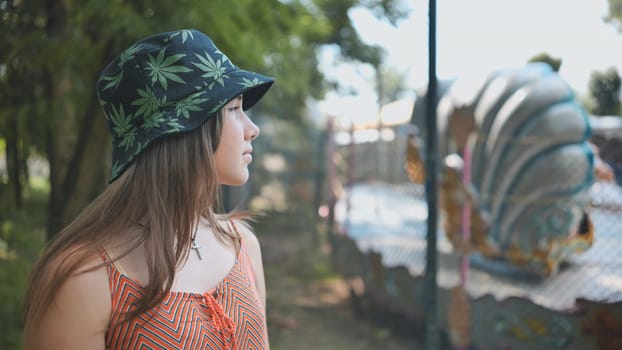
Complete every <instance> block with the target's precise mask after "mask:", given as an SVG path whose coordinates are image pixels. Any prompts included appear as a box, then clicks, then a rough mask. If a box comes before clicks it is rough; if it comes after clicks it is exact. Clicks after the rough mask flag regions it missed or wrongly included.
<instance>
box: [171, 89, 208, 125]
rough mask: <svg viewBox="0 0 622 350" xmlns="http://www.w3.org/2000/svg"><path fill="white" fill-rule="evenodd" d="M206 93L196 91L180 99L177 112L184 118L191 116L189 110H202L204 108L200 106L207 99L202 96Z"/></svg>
mask: <svg viewBox="0 0 622 350" xmlns="http://www.w3.org/2000/svg"><path fill="white" fill-rule="evenodd" d="M203 95H205V93H204V92H202V91H201V92H198V93H194V94H192V95H190V96H188V97H186V98H184V99H182V100H180V101H178V102H177V104H176V105H175V113H176V115H177V116H178V117H179V116H180V115H183V116H184V118H186V119H188V118H190V113H189V112H199V111H202V110H203V108H201V107H200V104H201V103H203V102H205V101H207V100H208V99H207V98H200V97H201V96H203Z"/></svg>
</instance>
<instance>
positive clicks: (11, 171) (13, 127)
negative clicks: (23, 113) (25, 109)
mask: <svg viewBox="0 0 622 350" xmlns="http://www.w3.org/2000/svg"><path fill="white" fill-rule="evenodd" d="M8 129H9V132H8V133H7V135H6V161H7V162H6V166H7V172H8V175H9V186H10V188H11V192H12V193H11V194H12V195H13V203H14V204H15V207H16V208H17V209H21V207H22V197H23V191H22V190H23V187H22V177H21V174H20V173H21V171H20V170H21V168H20V166H21V161H20V150H19V144H18V141H17V140H18V131H19V130H18V128H17V115H15V113H10V114H9V115H8Z"/></svg>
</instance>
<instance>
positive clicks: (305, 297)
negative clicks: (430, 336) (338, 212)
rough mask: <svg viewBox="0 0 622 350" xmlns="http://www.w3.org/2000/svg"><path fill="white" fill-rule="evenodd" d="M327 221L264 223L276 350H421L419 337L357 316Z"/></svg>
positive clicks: (284, 218)
mask: <svg viewBox="0 0 622 350" xmlns="http://www.w3.org/2000/svg"><path fill="white" fill-rule="evenodd" d="M322 225H323V224H322V223H321V222H318V221H316V220H315V219H313V218H311V219H304V215H295V214H291V213H290V214H268V215H266V216H264V217H261V218H259V219H258V221H257V223H256V232H257V236H258V238H259V241H260V243H261V245H262V251H263V258H264V266H265V272H266V283H267V299H268V300H267V302H268V328H269V332H270V342H271V346H272V350H286V349H298V350H306V349H326V350H337V349H344V350H345V349H347V350H351V349H355V350H359V349H360V350H372V349H382V350H394V349H395V350H397V349H400V350H401V349H419V348H421V347H420V346H418V344H417V343H416V341H415V339H414V338H410V337H408V336H405V335H401V334H396V333H395V332H394V331H392V330H391V329H390V328H388V327H383V326H382V325H379V324H377V323H374V322H372V321H371V320H370V319H369V318H368V317H366V316H365V315H360V314H357V313H356V312H355V311H354V309H353V308H352V307H351V302H350V299H349V292H348V288H347V285H346V283H345V282H344V280H343V279H341V278H340V276H339V275H338V274H337V273H335V272H334V270H333V268H332V266H331V263H330V257H329V254H330V249H329V247H328V246H327V244H326V243H325V242H327V240H326V239H325V235H326V233H324V231H325V230H323V229H322Z"/></svg>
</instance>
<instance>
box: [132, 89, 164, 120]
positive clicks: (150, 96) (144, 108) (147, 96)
mask: <svg viewBox="0 0 622 350" xmlns="http://www.w3.org/2000/svg"><path fill="white" fill-rule="evenodd" d="M136 93H138V95H139V96H140V98H139V99H136V100H134V101H132V105H133V106H139V108H138V111H136V116H140V115H145V116H147V115H149V114H151V113H153V112H155V111H157V110H158V109H159V108H160V107H161V106H163V105H165V104H166V96H164V97H163V98H162V99H159V98H158V97H157V96H156V95H155V94H154V93H153V90H151V89H150V88H149V87H147V86H145V89H144V90H143V89H137V90H136Z"/></svg>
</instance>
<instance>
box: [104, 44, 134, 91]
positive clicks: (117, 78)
mask: <svg viewBox="0 0 622 350" xmlns="http://www.w3.org/2000/svg"><path fill="white" fill-rule="evenodd" d="M142 47H143V46H142V45H132V46H131V47H130V48H129V49H127V50H125V51H123V53H121V55H119V63H118V64H117V66H118V67H119V68H121V71H120V72H119V73H118V74H115V75H104V76H102V77H101V79H102V80H103V81H108V84H106V86H104V90H108V89H110V88H113V87H114V88H116V87H118V86H119V83H121V80H123V65H124V64H125V62H127V61H129V60H131V59H132V58H134V55H136V53H137V52H138V51H140V49H142Z"/></svg>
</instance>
